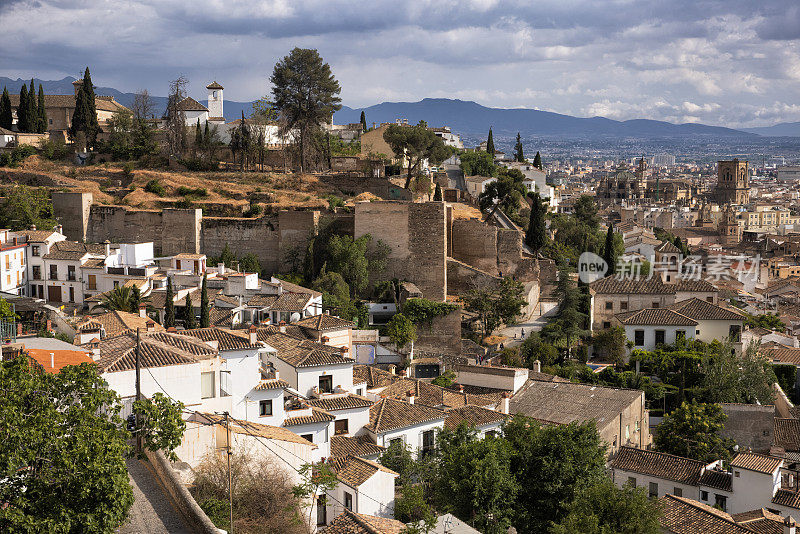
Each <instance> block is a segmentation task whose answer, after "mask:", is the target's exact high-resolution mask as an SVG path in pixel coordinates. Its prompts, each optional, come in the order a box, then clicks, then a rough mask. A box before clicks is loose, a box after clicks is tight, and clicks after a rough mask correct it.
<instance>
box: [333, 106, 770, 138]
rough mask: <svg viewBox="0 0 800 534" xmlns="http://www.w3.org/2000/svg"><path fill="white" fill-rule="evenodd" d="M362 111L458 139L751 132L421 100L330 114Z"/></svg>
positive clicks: (347, 118) (345, 118) (349, 116)
mask: <svg viewBox="0 0 800 534" xmlns="http://www.w3.org/2000/svg"><path fill="white" fill-rule="evenodd" d="M362 110H363V111H364V113H365V115H366V119H367V124H368V125H372V123H373V122H375V123H381V122H394V121H395V119H398V118H401V119H408V122H409V123H411V124H416V123H417V122H419V121H420V120H425V121H427V122H428V124H430V125H431V126H449V127H450V128H451V129H452V130H453V131H454V132H457V133H460V134H462V135H480V136H485V134H486V132H488V130H489V127H490V126H491V127H492V130H493V132H494V135H495V136H506V137H507V136H515V135H516V134H517V132H520V134H521V135H522V136H523V137H530V136H540V135H542V136H553V135H558V136H569V137H586V136H591V137H595V136H611V137H695V136H713V137H731V136H736V137H748V136H753V135H755V134H753V133H748V132H743V131H739V130H734V129H731V128H723V127H719V126H706V125H704V124H692V123H688V124H672V123H669V122H664V121H655V120H648V119H634V120H628V121H616V120H612V119H607V118H605V117H588V118H582V117H572V116H570V115H562V114H560V113H553V112H550V111H540V110H536V109H501V108H489V107H486V106H482V105H480V104H477V103H475V102H470V101H464V100H451V99H447V98H425V99H423V100H420V101H419V102H384V103H382V104H377V105H374V106H369V107H367V108H357V109H353V108H349V107H343V108H342V109H341V110H340V111H338V112H337V113H336V114H335V115H334V121H335V122H337V123H340V124H342V123H350V122H358V121H359V119H360V117H361V111H362Z"/></svg>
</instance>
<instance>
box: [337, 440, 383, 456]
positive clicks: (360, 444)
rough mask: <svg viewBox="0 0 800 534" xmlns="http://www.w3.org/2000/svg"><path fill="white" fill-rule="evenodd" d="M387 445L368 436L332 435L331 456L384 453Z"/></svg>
mask: <svg viewBox="0 0 800 534" xmlns="http://www.w3.org/2000/svg"><path fill="white" fill-rule="evenodd" d="M385 450H386V447H381V446H380V445H376V444H375V443H372V442H371V441H370V440H369V439H368V438H367V437H366V436H354V437H351V436H331V456H333V457H335V458H344V457H345V456H374V455H376V454H382V453H383V451H385Z"/></svg>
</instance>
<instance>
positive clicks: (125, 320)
mask: <svg viewBox="0 0 800 534" xmlns="http://www.w3.org/2000/svg"><path fill="white" fill-rule="evenodd" d="M148 322H152V323H153V329H154V331H156V332H163V331H164V327H163V326H161V325H160V324H158V323H156V322H155V321H153V320H152V319H150V318H149V317H141V316H140V315H139V314H138V313H130V312H124V311H117V310H112V311H110V312H106V313H101V314H100V315H91V316H89V317H88V318H87V319H86V320H85V321H84V322H82V323H80V324H78V330H83V329H84V328H85V327H88V328H93V327H96V325H99V326H101V327H102V328H103V330H105V333H106V338H110V337H115V336H119V335H121V334H124V333H126V332H136V329H137V328H139V329H141V331H142V332H146V331H147V323H148Z"/></svg>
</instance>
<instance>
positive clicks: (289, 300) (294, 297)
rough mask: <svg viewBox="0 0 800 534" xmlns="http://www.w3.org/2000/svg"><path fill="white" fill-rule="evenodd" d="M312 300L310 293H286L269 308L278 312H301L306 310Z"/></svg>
mask: <svg viewBox="0 0 800 534" xmlns="http://www.w3.org/2000/svg"><path fill="white" fill-rule="evenodd" d="M311 298H312V297H311V295H310V294H309V293H293V292H289V291H284V292H283V293H281V294H280V296H278V298H277V299H276V300H275V302H273V303H272V304H270V305H269V308H270V309H271V310H277V311H287V312H301V311H303V310H304V309H305V308H306V306H307V305H308V301H310V300H311Z"/></svg>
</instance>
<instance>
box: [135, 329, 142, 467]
mask: <svg viewBox="0 0 800 534" xmlns="http://www.w3.org/2000/svg"><path fill="white" fill-rule="evenodd" d="M140 344H141V343H140V339H139V329H138V328H137V329H136V401H137V402H138V401H140V400H142V379H141V371H142V367H141V358H140V357H141V354H140V353H141V350H140ZM136 453H137V454H142V428H141V424H140V421H139V418H138V416H137V417H136Z"/></svg>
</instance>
